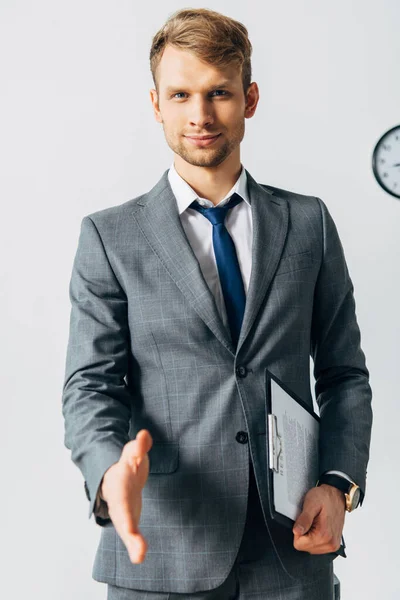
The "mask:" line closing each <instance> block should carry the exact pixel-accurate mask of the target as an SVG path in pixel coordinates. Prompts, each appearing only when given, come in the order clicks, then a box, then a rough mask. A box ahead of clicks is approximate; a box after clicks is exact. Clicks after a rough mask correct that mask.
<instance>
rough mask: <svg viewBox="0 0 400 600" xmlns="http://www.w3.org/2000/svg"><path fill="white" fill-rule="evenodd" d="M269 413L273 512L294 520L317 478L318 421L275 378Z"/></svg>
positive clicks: (271, 380)
mask: <svg viewBox="0 0 400 600" xmlns="http://www.w3.org/2000/svg"><path fill="white" fill-rule="evenodd" d="M270 382H271V383H270V385H271V387H270V392H271V398H270V403H271V413H270V414H268V416H267V419H268V444H269V468H270V469H271V470H272V477H273V495H274V508H275V510H276V511H277V512H278V513H280V514H281V515H284V516H285V517H288V518H289V519H293V520H294V521H295V520H296V518H297V517H298V515H299V514H300V512H301V509H302V504H303V499H304V496H305V494H306V493H307V491H308V490H309V489H311V488H312V487H314V486H315V485H316V482H317V479H318V475H319V472H318V438H319V419H318V417H317V416H316V415H315V414H312V412H311V411H309V410H306V409H305V408H304V407H303V406H302V405H301V404H299V402H298V401H297V400H296V399H294V398H293V397H292V396H291V395H290V394H289V393H288V392H286V391H285V390H284V389H283V388H282V387H281V386H280V385H279V384H278V383H277V382H276V381H275V380H274V379H272V378H271V379H270Z"/></svg>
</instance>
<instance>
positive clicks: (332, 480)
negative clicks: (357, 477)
mask: <svg viewBox="0 0 400 600" xmlns="http://www.w3.org/2000/svg"><path fill="white" fill-rule="evenodd" d="M322 483H327V484H328V485H332V486H333V487H335V488H338V489H339V490H340V491H341V492H343V493H344V494H348V493H349V492H350V490H351V488H352V487H353V485H354V484H353V483H352V482H351V481H348V480H347V479H345V478H344V477H340V475H332V474H329V473H324V474H323V475H321V477H320V478H319V480H318V483H317V485H321V484H322Z"/></svg>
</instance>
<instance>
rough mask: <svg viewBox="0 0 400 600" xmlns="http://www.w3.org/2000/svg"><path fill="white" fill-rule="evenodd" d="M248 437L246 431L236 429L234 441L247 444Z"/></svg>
mask: <svg viewBox="0 0 400 600" xmlns="http://www.w3.org/2000/svg"><path fill="white" fill-rule="evenodd" d="M248 439H249V436H248V435H247V432H246V431H238V432H237V434H236V441H237V442H239V444H247V441H248Z"/></svg>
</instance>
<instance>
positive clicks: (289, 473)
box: [265, 369, 346, 557]
mask: <svg viewBox="0 0 400 600" xmlns="http://www.w3.org/2000/svg"><path fill="white" fill-rule="evenodd" d="M265 391H266V393H265V402H266V429H267V436H266V443H267V448H266V451H267V461H268V479H269V489H270V491H271V493H270V494H269V508H270V514H271V517H272V519H273V520H275V521H276V522H278V523H280V524H281V525H284V526H285V527H290V529H292V528H293V525H294V523H295V520H296V518H297V516H298V514H300V511H301V507H302V502H303V498H304V495H305V494H306V492H307V491H308V490H309V489H311V488H312V487H314V486H315V485H316V483H317V481H318V477H319V475H320V473H319V467H318V438H319V426H320V418H319V416H318V415H317V414H316V413H315V412H314V410H313V408H312V407H310V406H309V405H308V404H306V403H305V402H304V401H303V400H302V398H300V397H299V396H298V395H297V394H295V393H294V392H293V390H291V389H290V388H289V387H288V386H287V385H285V384H284V383H283V382H282V381H281V380H280V379H279V378H278V377H276V376H275V375H273V374H272V373H271V372H270V371H269V370H268V369H265ZM345 547H346V546H345V542H344V538H343V536H342V545H341V546H340V548H339V549H338V550H337V551H336V552H335V553H334V554H338V555H340V556H343V557H346V554H345V552H344V549H345Z"/></svg>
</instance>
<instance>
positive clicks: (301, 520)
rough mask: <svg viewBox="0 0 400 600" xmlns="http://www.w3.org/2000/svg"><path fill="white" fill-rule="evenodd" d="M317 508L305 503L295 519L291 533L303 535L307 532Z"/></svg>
mask: <svg viewBox="0 0 400 600" xmlns="http://www.w3.org/2000/svg"><path fill="white" fill-rule="evenodd" d="M317 512H318V511H317V507H316V506H315V504H313V503H311V502H307V501H306V502H305V503H304V506H303V510H302V512H301V513H300V514H299V516H298V517H297V519H296V521H295V524H294V525H293V533H295V534H297V535H304V534H305V533H307V531H309V529H310V527H311V525H312V524H313V521H314V518H315V517H316V515H317Z"/></svg>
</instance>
